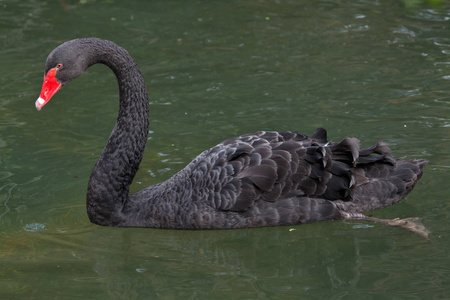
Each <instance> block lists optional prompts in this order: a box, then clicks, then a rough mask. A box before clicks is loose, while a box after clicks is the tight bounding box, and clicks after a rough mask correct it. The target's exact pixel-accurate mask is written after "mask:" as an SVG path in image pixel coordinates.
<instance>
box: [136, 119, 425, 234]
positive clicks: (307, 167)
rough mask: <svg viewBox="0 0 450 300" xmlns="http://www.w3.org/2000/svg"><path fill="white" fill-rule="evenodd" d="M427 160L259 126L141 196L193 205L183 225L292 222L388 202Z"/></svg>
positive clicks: (205, 154)
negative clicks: (411, 158)
mask: <svg viewBox="0 0 450 300" xmlns="http://www.w3.org/2000/svg"><path fill="white" fill-rule="evenodd" d="M425 164H426V161H423V160H411V161H406V160H397V161H396V160H395V159H393V158H392V156H391V154H390V149H389V147H388V146H387V145H386V144H385V143H384V142H379V143H377V144H376V145H374V146H372V147H370V148H367V149H360V148H359V141H358V140H357V139H354V138H346V139H344V140H343V141H342V142H341V143H333V142H328V141H327V137H326V131H325V130H324V129H322V128H319V129H317V130H316V131H315V132H314V134H312V135H311V136H305V135H302V134H299V133H297V132H294V131H286V132H265V131H259V132H255V133H252V134H246V135H242V136H239V137H236V138H231V139H228V140H225V141H223V142H222V143H220V144H218V145H217V146H215V147H213V148H211V149H209V150H206V151H204V152H203V153H201V154H200V155H199V156H198V157H197V158H196V159H194V160H193V161H192V162H191V163H190V164H189V165H187V166H186V168H185V169H183V170H182V171H181V172H179V173H178V174H177V175H175V176H174V177H173V178H171V179H170V180H168V181H167V182H165V183H163V184H162V186H160V187H158V189H157V190H158V191H159V192H158V195H156V194H155V193H153V192H152V193H144V194H142V195H140V196H139V197H142V198H145V197H151V198H154V197H158V198H159V199H158V201H161V202H164V201H166V202H167V203H174V202H175V203H179V204H180V210H181V211H185V212H188V211H191V210H193V212H192V213H191V214H190V215H191V218H192V220H187V219H184V218H183V221H182V222H187V223H189V225H188V226H186V228H190V227H191V226H192V227H194V228H223V227H226V228H227V227H259V226H276V225H291V224H296V223H305V222H312V221H323V220H328V219H338V218H341V217H342V214H341V212H342V211H346V212H364V211H368V210H373V209H377V208H381V207H385V206H388V205H392V204H394V203H396V202H398V201H400V200H401V199H402V198H404V197H405V196H406V194H407V193H408V192H409V191H410V190H411V189H412V188H413V186H414V184H415V183H416V182H417V180H418V179H419V178H420V176H421V174H422V169H423V167H424V165H425ZM151 189H153V188H151ZM161 190H164V192H163V194H161V193H160V192H161ZM153 191H154V192H156V191H155V190H153ZM136 196H137V195H136ZM171 207H172V208H173V206H171ZM173 214H174V215H180V214H181V213H180V212H179V211H176V209H175V210H174V211H173ZM188 215H189V214H188ZM154 217H155V216H152V217H151V218H154ZM173 222H174V221H173V220H171V221H170V223H173Z"/></svg>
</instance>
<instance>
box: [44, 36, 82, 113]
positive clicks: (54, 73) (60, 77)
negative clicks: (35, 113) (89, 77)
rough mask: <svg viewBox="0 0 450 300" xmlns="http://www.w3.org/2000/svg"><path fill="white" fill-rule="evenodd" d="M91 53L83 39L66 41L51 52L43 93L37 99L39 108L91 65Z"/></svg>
mask: <svg viewBox="0 0 450 300" xmlns="http://www.w3.org/2000/svg"><path fill="white" fill-rule="evenodd" d="M89 53H90V52H89V49H86V44H85V43H84V42H83V39H76V40H72V41H68V42H65V43H64V44H62V45H60V46H58V47H57V48H55V49H54V50H53V51H52V52H51V53H50V55H49V56H48V57H47V61H46V63H45V72H44V83H43V84H42V90H41V94H40V95H39V98H38V99H37V100H36V109H37V110H41V108H42V107H43V106H44V105H45V104H47V102H48V101H49V100H50V99H51V98H52V97H53V95H55V94H56V92H57V91H58V90H59V89H60V88H61V87H62V86H63V85H64V84H66V83H67V82H69V81H71V80H72V79H75V78H76V77H78V76H80V75H81V74H82V73H83V72H84V71H85V70H86V69H87V68H88V67H89V65H90V63H89V59H87V57H88V56H89Z"/></svg>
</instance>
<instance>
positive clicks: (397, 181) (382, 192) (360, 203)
mask: <svg viewBox="0 0 450 300" xmlns="http://www.w3.org/2000/svg"><path fill="white" fill-rule="evenodd" d="M427 163H428V161H427V160H424V159H412V160H405V159H398V160H397V161H396V162H395V165H394V166H393V168H394V169H393V170H392V169H391V170H390V171H389V172H388V170H386V169H383V168H381V167H382V165H376V164H375V165H371V164H368V165H366V166H362V167H361V169H360V170H361V171H362V172H364V173H365V174H370V176H367V177H366V178H368V181H367V182H364V183H363V184H360V185H357V186H356V187H355V189H354V190H353V193H352V195H351V200H350V201H337V203H336V204H337V205H338V207H339V208H340V209H341V210H343V211H345V212H348V213H361V212H366V211H370V210H374V209H380V208H383V207H386V206H390V205H393V204H395V203H397V202H399V201H401V200H402V199H403V198H405V197H406V196H407V195H408V194H409V193H410V192H411V191H412V190H413V188H414V186H415V185H416V183H417V181H418V180H419V179H420V177H421V176H422V173H423V168H424V167H425V165H426V164H427Z"/></svg>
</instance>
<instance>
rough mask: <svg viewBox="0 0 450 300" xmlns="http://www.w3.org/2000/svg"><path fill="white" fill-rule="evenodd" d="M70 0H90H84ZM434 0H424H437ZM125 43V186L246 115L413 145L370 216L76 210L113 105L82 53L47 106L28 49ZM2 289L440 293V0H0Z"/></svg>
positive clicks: (233, 129) (37, 295)
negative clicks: (127, 221)
mask: <svg viewBox="0 0 450 300" xmlns="http://www.w3.org/2000/svg"><path fill="white" fill-rule="evenodd" d="M81 2H87V3H84V4H83V3H81ZM436 2H439V1H436ZM86 36H97V37H100V38H104V39H110V40H113V41H115V42H116V43H117V44H119V45H121V46H123V47H125V48H127V49H128V50H129V52H130V53H131V55H132V56H133V57H134V58H135V60H136V61H137V63H138V64H139V65H140V67H141V71H142V73H143V75H144V77H145V78H146V81H147V86H148V88H149V90H150V101H151V105H150V109H151V111H150V118H151V122H150V131H149V140H148V145H147V149H146V155H145V157H144V160H143V162H142V165H141V169H140V171H139V173H138V175H137V177H136V179H135V182H134V183H133V186H132V190H133V191H137V190H139V189H141V188H142V187H145V186H148V185H150V184H155V183H157V182H160V181H162V180H165V179H167V178H168V177H170V176H171V175H173V174H174V173H176V172H177V171H178V170H180V169H181V168H183V167H184V166H185V165H186V164H187V163H188V162H189V161H190V160H191V159H193V158H194V157H195V156H196V155H197V154H199V153H200V152H201V151H203V150H204V149H207V148H209V147H212V146H214V145H215V144H217V143H218V142H220V141H222V140H224V139H226V138H228V137H232V136H235V135H239V134H243V133H247V132H252V131H256V130H297V131H300V132H302V133H305V134H310V133H312V132H313V131H314V129H315V128H316V127H319V126H323V127H325V128H327V129H328V132H329V135H328V136H329V139H331V140H335V141H338V140H340V139H342V138H344V137H346V136H354V137H357V138H359V139H360V140H361V144H362V146H370V145H372V144H373V143H375V142H376V141H378V140H381V139H382V140H384V141H386V142H388V143H389V144H390V145H391V148H392V151H393V152H394V154H395V155H396V156H397V157H400V156H407V157H409V158H426V159H428V160H429V161H430V163H429V165H428V166H427V167H426V170H425V173H424V176H423V177H422V179H421V181H420V182H419V184H418V185H417V186H416V188H415V190H414V191H413V192H412V193H411V194H410V195H409V196H408V197H407V199H406V200H405V201H403V202H402V203H400V204H398V205H395V206H392V207H389V208H386V209H383V210H379V211H375V212H373V213H372V214H373V215H374V216H377V217H381V218H394V217H410V216H419V217H423V219H424V224H425V225H426V226H427V228H428V229H429V230H431V231H432V232H433V235H432V238H431V240H430V241H427V240H424V239H422V238H420V237H418V236H415V235H413V234H411V233H409V232H406V231H404V230H401V229H398V228H391V227H385V226H382V225H377V224H375V225H374V224H370V223H365V222H356V221H333V222H324V223H316V224H308V225H299V226H294V227H278V228H262V229H252V230H231V231H171V230H155V229H120V228H103V227H98V226H95V225H92V224H90V223H89V220H88V218H87V215H86V210H85V207H84V201H85V192H86V185H87V180H88V178H89V174H90V171H91V169H92V167H93V165H94V163H95V161H96V159H97V158H98V156H99V154H100V152H101V150H102V148H103V146H104V144H105V143H106V140H107V138H108V136H109V133H110V131H111V129H112V127H113V126H114V121H115V116H116V113H117V108H118V89H117V84H116V82H115V78H114V75H113V74H112V72H110V71H109V70H108V69H107V68H106V67H104V66H95V67H92V68H91V69H89V71H88V72H86V74H84V75H83V76H82V77H80V78H78V79H77V80H75V81H73V82H71V83H70V84H68V85H67V86H65V87H64V88H63V89H62V90H61V91H60V92H58V94H57V95H56V96H55V97H54V98H53V99H52V101H51V102H50V103H49V104H48V105H47V106H45V108H44V109H43V110H42V111H40V112H37V111H36V109H35V107H34V102H35V100H36V98H37V97H38V95H39V92H40V88H41V85H42V75H43V71H44V69H43V67H44V63H45V59H46V57H47V55H48V53H49V52H50V51H51V50H53V48H54V47H56V46H57V45H59V44H60V43H61V42H63V41H65V40H69V39H72V38H76V37H86ZM0 70H1V72H0V299H449V298H450V256H449V254H448V253H449V250H450V243H449V235H448V232H449V231H450V223H449V218H448V215H449V212H450V205H449V198H450V197H449V187H448V183H449V182H450V174H449V167H450V156H449V150H448V149H449V148H450V143H449V138H450V117H449V112H450V6H449V5H448V3H446V2H445V1H444V4H441V5H439V4H438V5H432V4H430V3H428V4H427V3H422V2H420V1H405V2H402V1H284V0H279V1H37V0H36V1H22V0H21V1H13V0H4V1H0Z"/></svg>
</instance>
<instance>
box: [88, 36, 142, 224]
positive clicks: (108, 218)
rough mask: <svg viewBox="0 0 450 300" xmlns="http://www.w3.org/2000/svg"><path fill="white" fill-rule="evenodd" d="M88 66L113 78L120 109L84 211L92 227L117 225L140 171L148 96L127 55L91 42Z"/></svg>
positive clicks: (110, 46) (95, 169)
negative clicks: (103, 68) (107, 69)
mask: <svg viewBox="0 0 450 300" xmlns="http://www.w3.org/2000/svg"><path fill="white" fill-rule="evenodd" d="M93 42H94V43H95V45H94V46H93V47H92V48H93V49H94V50H93V51H89V53H90V56H91V57H90V58H88V59H89V60H90V62H89V65H92V64H95V63H103V64H105V65H107V66H108V67H110V68H111V69H112V70H113V72H114V73H115V74H116V77H117V81H118V84H119V94H120V105H119V114H118V116H117V121H116V125H115V127H114V129H113V131H112V133H111V136H110V137H109V140H108V143H107V144H106V146H105V148H104V150H103V152H102V154H101V156H100V158H99V160H98V161H97V163H96V165H95V167H94V169H93V171H92V174H91V177H90V179H89V184H88V191H87V210H88V215H89V218H90V219H91V221H92V222H93V223H97V224H102V225H114V224H117V223H119V222H120V219H121V213H120V212H121V210H122V207H123V204H124V203H125V202H126V201H127V199H128V197H129V187H130V184H131V182H132V181H133V178H134V176H135V175H136V172H137V170H138V168H139V164H140V162H141V160H142V156H143V153H144V148H145V143H146V140H147V135H148V95H147V90H146V88H145V83H144V79H143V77H142V74H141V73H140V71H139V69H138V67H137V65H136V63H135V62H134V61H133V59H132V58H131V56H130V55H129V54H128V52H127V51H126V50H125V49H123V48H121V47H118V46H116V45H115V44H113V43H111V42H107V41H101V40H94V41H93Z"/></svg>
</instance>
